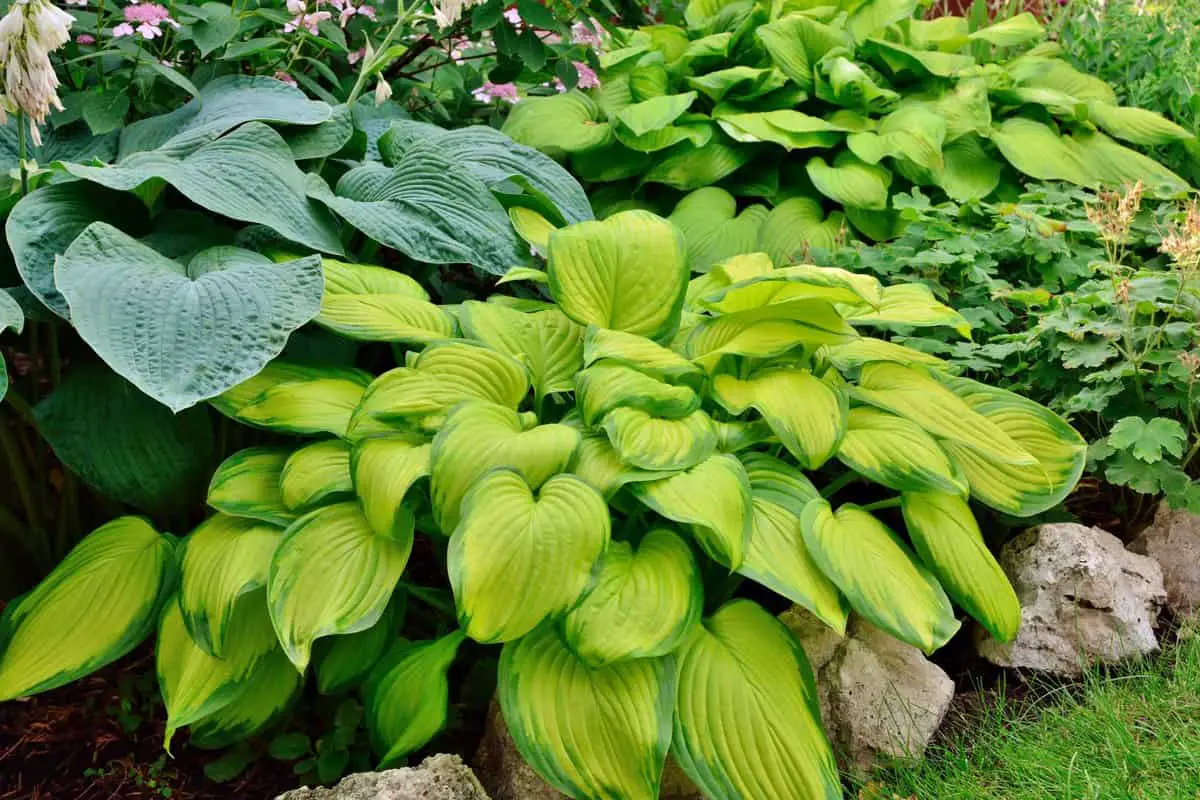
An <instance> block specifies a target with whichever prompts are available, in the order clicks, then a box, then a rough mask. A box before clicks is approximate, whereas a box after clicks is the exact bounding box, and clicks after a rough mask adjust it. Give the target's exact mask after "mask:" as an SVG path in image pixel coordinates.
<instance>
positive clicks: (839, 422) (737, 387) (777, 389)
mask: <svg viewBox="0 0 1200 800" xmlns="http://www.w3.org/2000/svg"><path fill="white" fill-rule="evenodd" d="M712 388H713V399H715V400H716V401H717V402H718V403H720V404H721V406H722V407H723V408H724V409H725V410H726V411H728V412H729V413H731V414H735V415H741V414H744V413H745V412H746V411H747V410H748V409H750V408H753V409H755V410H757V411H758V412H759V413H760V414H762V416H763V419H764V420H766V423H767V424H768V425H770V426H771V430H772V431H774V432H775V435H776V436H778V437H779V441H780V442H781V443H782V444H783V446H784V447H786V448H787V451H788V452H789V453H791V454H792V455H793V456H794V457H795V458H796V460H797V461H799V462H800V466H802V467H803V468H805V469H818V468H819V467H820V466H821V465H822V464H824V463H825V462H826V461H828V460H829V458H830V457H831V456H832V455H833V454H834V453H835V452H837V449H838V445H839V444H840V443H841V441H842V435H843V434H844V433H845V431H846V413H847V410H848V408H849V400H848V398H847V397H846V395H845V394H844V393H843V392H841V391H838V390H837V389H835V388H833V387H831V386H830V385H829V384H827V383H825V382H824V381H822V380H821V379H820V378H816V377H814V376H813V374H812V373H811V372H809V371H808V370H806V369H773V370H769V371H765V372H760V373H757V374H755V375H753V376H752V377H750V378H746V379H744V380H743V379H741V378H736V377H734V376H733V375H717V376H716V377H714V378H713V384H712Z"/></svg>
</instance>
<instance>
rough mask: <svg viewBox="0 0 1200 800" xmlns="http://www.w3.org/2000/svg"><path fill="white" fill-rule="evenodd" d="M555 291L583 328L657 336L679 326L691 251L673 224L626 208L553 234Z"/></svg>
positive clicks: (550, 264) (550, 260) (551, 255)
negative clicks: (599, 219) (601, 218)
mask: <svg viewBox="0 0 1200 800" xmlns="http://www.w3.org/2000/svg"><path fill="white" fill-rule="evenodd" d="M548 249H549V252H548V253H547V257H546V258H547V271H548V273H549V275H550V293H551V294H552V295H553V296H554V299H555V301H556V302H557V303H558V305H559V307H560V308H561V309H562V311H563V313H564V314H566V315H567V316H568V317H570V318H571V319H573V320H575V321H576V322H578V323H579V324H581V325H597V326H599V327H602V328H612V329H614V330H619V331H625V332H627V333H636V334H639V335H641V336H647V337H650V338H657V337H661V336H665V335H668V334H670V333H671V332H672V331H673V329H674V328H675V327H676V326H677V325H678V324H679V314H680V311H681V309H682V307H683V296H684V291H685V288H686V285H687V279H688V264H687V247H686V244H685V243H684V240H683V236H682V235H681V234H680V233H679V231H678V230H676V229H675V227H674V226H673V225H672V224H671V223H670V222H668V221H667V220H665V219H663V218H662V217H658V216H655V215H654V214H651V213H649V212H647V211H622V212H620V213H618V214H614V215H612V216H611V217H609V218H608V219H605V220H603V221H600V222H581V223H579V224H577V225H571V226H570V227H567V228H562V229H560V230H557V231H554V232H553V233H551V234H550V245H549V248H548Z"/></svg>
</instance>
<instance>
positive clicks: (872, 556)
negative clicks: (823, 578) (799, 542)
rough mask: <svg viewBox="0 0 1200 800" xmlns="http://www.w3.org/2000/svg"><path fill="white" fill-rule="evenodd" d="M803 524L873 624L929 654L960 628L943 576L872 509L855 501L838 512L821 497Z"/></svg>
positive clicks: (824, 567) (816, 552)
mask: <svg viewBox="0 0 1200 800" xmlns="http://www.w3.org/2000/svg"><path fill="white" fill-rule="evenodd" d="M800 524H801V527H802V530H803V533H804V543H805V544H806V545H808V552H809V553H811V554H812V557H813V560H814V561H816V562H817V565H818V566H819V567H820V568H821V571H822V572H824V573H825V574H826V575H827V576H828V577H829V579H830V580H832V581H833V582H834V584H836V585H837V587H838V588H839V589H840V590H841V591H842V594H844V595H845V596H846V599H847V600H848V601H849V602H850V606H851V608H853V609H854V611H855V612H856V613H858V614H861V615H862V616H863V617H865V618H866V619H868V620H870V621H871V623H872V624H874V625H877V626H878V627H880V628H882V629H884V630H885V631H887V632H888V633H890V634H892V635H893V636H895V637H896V638H897V639H900V640H901V641H903V642H908V643H909V644H911V645H912V646H913V647H918V648H920V649H921V650H923V651H924V652H926V653H932V652H933V651H934V650H937V649H938V648H939V647H941V646H942V645H943V644H945V643H946V642H947V641H949V639H950V637H951V636H953V635H954V633H955V631H957V630H958V628H959V623H958V620H957V619H955V618H954V609H953V608H951V606H950V600H949V598H947V597H946V593H945V592H944V591H943V590H942V587H941V585H939V584H938V582H937V579H936V578H934V577H933V575H931V574H930V573H929V572H927V571H926V570H925V569H924V568H923V567H922V566H921V565H920V564H919V563H918V562H917V560H916V557H915V556H913V554H912V553H911V552H910V551H909V549H908V548H907V547H906V546H905V545H904V544H903V542H901V541H900V539H899V538H898V537H897V536H896V534H894V533H892V531H891V530H889V529H888V527H887V526H886V525H884V524H883V523H882V522H880V521H879V520H878V519H876V518H875V517H874V516H872V515H871V514H870V512H867V511H864V510H862V509H861V508H859V507H858V506H855V505H852V504H849V503H847V504H846V505H843V506H841V507H839V508H838V510H837V511H836V512H834V510H833V509H832V508H831V507H830V505H829V503H828V502H827V501H825V500H822V499H820V498H818V499H816V500H812V501H811V502H809V504H808V505H807V506H805V508H804V513H803V514H802V515H801V516H800Z"/></svg>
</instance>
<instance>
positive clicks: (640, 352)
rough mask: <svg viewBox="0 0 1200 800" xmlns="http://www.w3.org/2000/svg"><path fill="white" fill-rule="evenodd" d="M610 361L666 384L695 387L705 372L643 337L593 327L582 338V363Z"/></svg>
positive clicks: (672, 351) (589, 364)
mask: <svg viewBox="0 0 1200 800" xmlns="http://www.w3.org/2000/svg"><path fill="white" fill-rule="evenodd" d="M601 360H603V361H610V362H614V363H617V364H625V365H626V366H629V367H633V368H634V369H636V370H637V371H638V372H641V373H642V374H644V375H649V376H651V377H654V378H658V379H659V380H663V381H666V382H667V383H684V384H688V385H690V386H692V387H693V388H697V384H698V383H699V382H701V381H703V378H704V372H703V370H701V369H700V368H699V367H698V366H696V365H695V364H693V363H692V362H691V361H688V360H687V359H686V358H684V357H683V356H681V355H680V354H679V353H676V352H675V351H674V350H671V349H669V348H666V347H663V346H662V345H660V344H658V343H656V342H652V341H651V340H649V339H647V338H646V337H644V336H638V335H636V334H632V333H625V332H624V331H613V330H608V329H607V328H597V327H595V326H592V327H590V328H588V329H587V333H586V334H585V335H584V339H583V363H584V365H585V366H591V365H592V364H595V363H596V362H597V361H601Z"/></svg>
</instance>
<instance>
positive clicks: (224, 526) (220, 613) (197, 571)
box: [178, 514, 283, 724]
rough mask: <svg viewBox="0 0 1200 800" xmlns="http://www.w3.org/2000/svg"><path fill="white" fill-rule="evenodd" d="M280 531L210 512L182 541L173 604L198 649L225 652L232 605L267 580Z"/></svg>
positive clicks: (232, 610) (254, 522) (221, 654)
mask: <svg viewBox="0 0 1200 800" xmlns="http://www.w3.org/2000/svg"><path fill="white" fill-rule="evenodd" d="M282 533H283V532H282V530H280V529H279V528H277V527H275V526H273V525H268V524H265V523H262V522H259V521H257V520H252V519H244V518H241V517H231V516H228V515H226V514H215V515H213V516H211V517H209V518H208V519H206V520H205V521H204V522H202V523H200V525H198V526H197V527H196V529H195V530H194V531H192V533H191V535H189V536H188V537H187V538H186V539H184V540H183V555H182V557H181V558H180V572H181V576H182V577H181V581H180V586H179V602H178V605H179V608H180V611H181V616H182V618H183V623H184V625H186V627H187V630H188V633H189V634H190V635H191V638H192V640H193V641H194V642H195V644H196V646H197V647H198V648H200V649H201V650H203V651H204V652H206V653H208V654H210V655H213V656H217V657H221V656H224V655H225V650H226V643H227V641H228V639H229V637H230V636H231V635H232V634H231V629H232V620H233V618H234V615H235V608H237V604H238V602H239V600H240V599H241V598H242V597H243V596H246V595H247V593H249V592H252V591H253V590H255V589H259V588H261V587H263V586H265V585H266V583H267V570H268V568H269V567H270V565H271V557H272V556H273V555H274V554H275V549H276V548H277V547H278V546H279V540H280V539H281V538H282V537H281V534H282ZM263 603H264V605H263V613H264V614H265V613H266V605H265V600H264V601H263ZM268 626H269V623H268ZM184 724H186V723H184Z"/></svg>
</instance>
